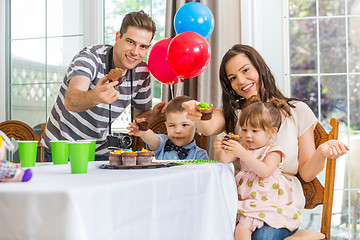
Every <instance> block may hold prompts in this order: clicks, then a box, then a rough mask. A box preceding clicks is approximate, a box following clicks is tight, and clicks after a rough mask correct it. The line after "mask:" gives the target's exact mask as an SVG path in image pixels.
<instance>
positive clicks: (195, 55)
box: [167, 32, 211, 78]
mask: <svg viewBox="0 0 360 240" xmlns="http://www.w3.org/2000/svg"><path fill="white" fill-rule="evenodd" d="M210 55H211V51H210V46H209V43H208V42H207V41H206V39H205V38H204V37H203V36H201V35H200V34H198V33H195V32H183V33H180V34H178V35H176V36H175V37H174V38H173V40H171V42H170V45H169V48H168V51H167V60H168V63H169V66H170V67H171V69H172V70H173V71H174V72H175V73H176V74H177V76H178V77H180V78H193V77H196V76H197V75H199V74H200V73H202V72H203V71H204V70H205V68H206V67H207V65H208V64H209V62H210Z"/></svg>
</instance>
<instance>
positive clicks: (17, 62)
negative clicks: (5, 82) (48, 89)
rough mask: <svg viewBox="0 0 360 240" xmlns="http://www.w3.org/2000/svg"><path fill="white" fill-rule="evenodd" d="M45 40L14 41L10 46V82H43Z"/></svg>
mask: <svg viewBox="0 0 360 240" xmlns="http://www.w3.org/2000/svg"><path fill="white" fill-rule="evenodd" d="M44 46H45V39H29V40H15V41H12V44H11V82H12V83H13V84H22V83H44V82H45V48H44Z"/></svg>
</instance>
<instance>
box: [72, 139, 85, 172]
mask: <svg viewBox="0 0 360 240" xmlns="http://www.w3.org/2000/svg"><path fill="white" fill-rule="evenodd" d="M68 144H69V158H70V165H71V173H87V166H88V161H89V153H90V145H91V142H69V143H68Z"/></svg>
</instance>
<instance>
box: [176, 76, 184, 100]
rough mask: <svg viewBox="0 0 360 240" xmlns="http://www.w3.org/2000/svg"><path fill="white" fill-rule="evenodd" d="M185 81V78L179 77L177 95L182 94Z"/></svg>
mask: <svg viewBox="0 0 360 240" xmlns="http://www.w3.org/2000/svg"><path fill="white" fill-rule="evenodd" d="M183 82H184V80H183V79H182V78H180V77H179V81H178V85H177V89H176V90H177V91H176V96H180V93H181V88H182V84H183Z"/></svg>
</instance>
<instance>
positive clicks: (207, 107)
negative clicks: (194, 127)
mask: <svg viewBox="0 0 360 240" xmlns="http://www.w3.org/2000/svg"><path fill="white" fill-rule="evenodd" d="M196 110H197V111H199V112H201V114H202V116H201V120H210V119H211V117H212V113H213V111H214V106H213V105H212V104H208V103H205V102H201V103H200V104H198V105H197V106H196Z"/></svg>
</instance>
